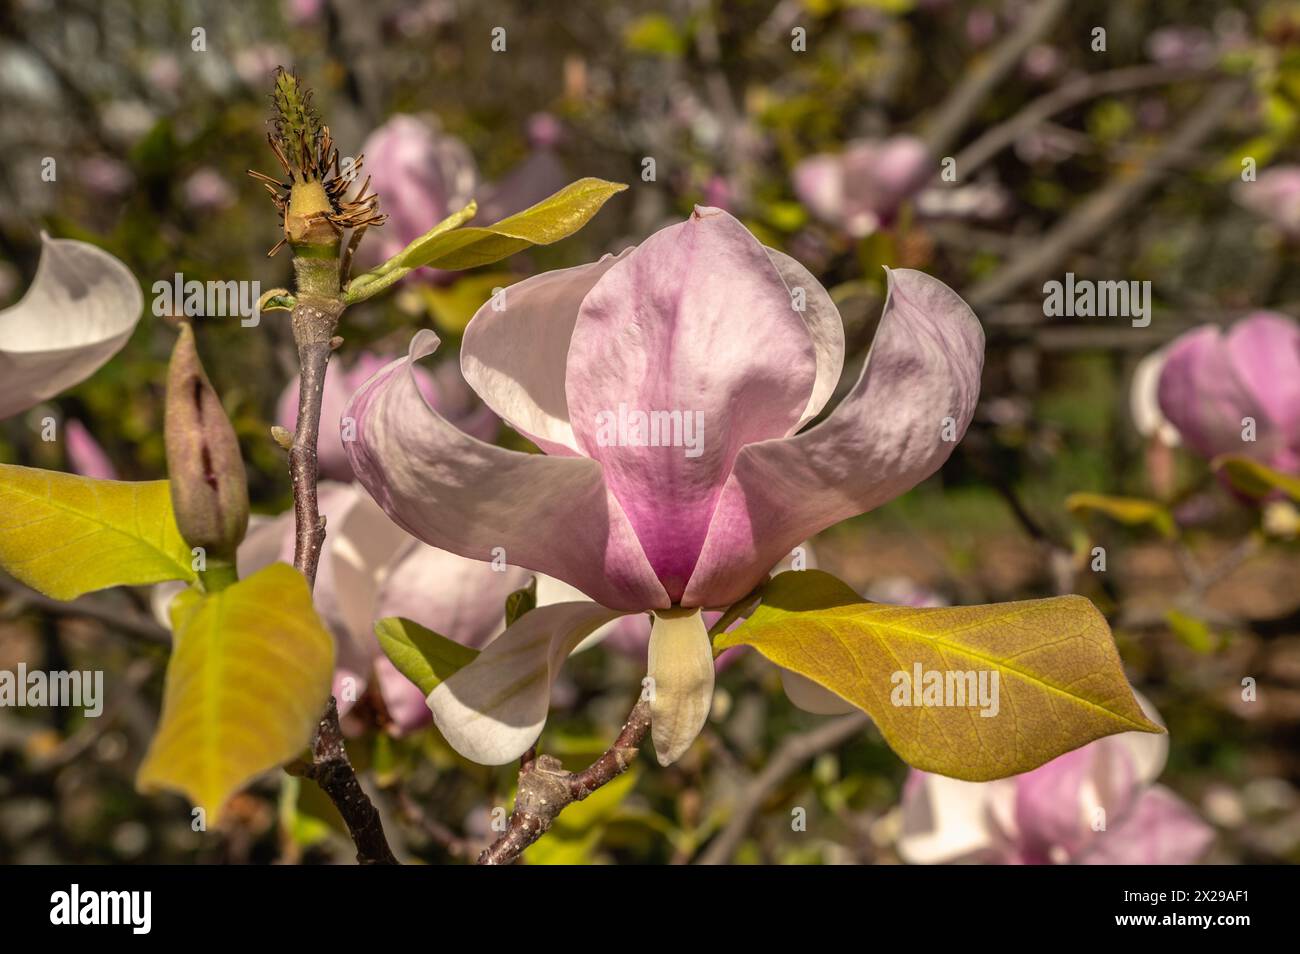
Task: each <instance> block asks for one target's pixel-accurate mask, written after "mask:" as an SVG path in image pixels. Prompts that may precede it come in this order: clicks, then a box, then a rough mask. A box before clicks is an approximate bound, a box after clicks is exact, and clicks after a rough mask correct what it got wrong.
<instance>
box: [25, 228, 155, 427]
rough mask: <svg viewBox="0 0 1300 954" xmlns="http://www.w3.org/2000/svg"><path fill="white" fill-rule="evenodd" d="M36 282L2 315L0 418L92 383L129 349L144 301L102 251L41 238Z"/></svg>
mask: <svg viewBox="0 0 1300 954" xmlns="http://www.w3.org/2000/svg"><path fill="white" fill-rule="evenodd" d="M41 242H42V243H43V247H42V249H41V261H40V264H39V265H38V266H37V268H36V278H35V280H33V282H32V286H31V287H30V288H29V289H27V294H26V295H24V296H23V298H22V300H21V301H20V302H18V303H17V304H16V305H13V306H12V307H9V308H6V309H5V310H4V311H0V419H2V418H6V417H10V416H12V415H14V414H17V413H19V412H21V411H25V410H27V408H29V407H31V406H32V405H34V404H38V403H40V402H41V401H44V400H45V399H47V398H51V397H53V396H54V395H56V394H58V393H59V392H60V391H64V390H66V389H68V388H70V387H72V386H73V385H74V384H78V383H80V382H81V381H84V380H85V379H86V378H88V377H90V375H92V374H93V373H94V372H95V371H97V370H98V369H99V367H100V366H101V365H102V364H103V363H104V362H105V361H107V360H108V359H109V358H111V357H112V356H113V355H115V354H116V353H117V352H118V351H119V350H120V349H121V347H122V346H123V345H124V344H126V340H127V338H129V337H130V336H131V332H132V331H133V330H134V329H135V325H136V322H137V321H139V320H140V312H141V310H142V309H143V307H144V299H143V297H142V296H141V294H140V286H139V285H138V284H137V283H136V280H135V277H134V276H133V275H132V274H131V272H130V271H129V270H128V269H127V267H126V266H125V265H123V264H122V263H121V262H120V261H118V260H117V259H116V258H114V257H113V256H112V255H109V254H108V253H107V252H105V251H103V250H102V249H98V248H96V247H95V246H93V245H90V244H87V243H86V242H78V241H74V240H72V239H52V238H50V237H48V236H47V235H44V234H42V235H41Z"/></svg>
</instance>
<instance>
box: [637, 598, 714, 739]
mask: <svg viewBox="0 0 1300 954" xmlns="http://www.w3.org/2000/svg"><path fill="white" fill-rule="evenodd" d="M647 674H648V675H649V677H650V680H651V696H650V738H651V739H652V740H653V741H654V746H655V756H656V757H657V758H658V759H659V764H660V765H672V764H673V763H674V762H676V761H677V760H678V759H679V758H681V757H682V756H683V755H684V754H686V750H687V749H689V748H690V747H691V743H692V742H694V741H695V737H696V736H698V735H699V734H700V730H701V729H702V728H704V723H705V720H707V719H708V717H709V709H710V707H712V705H713V649H712V647H711V646H710V645H709V633H708V630H706V629H705V627H704V620H703V618H702V616H701V614H700V611H699V610H696V611H695V612H686V611H682V610H675V611H671V612H669V613H656V614H655V621H654V625H653V626H651V628H650V653H649V663H648V665H647Z"/></svg>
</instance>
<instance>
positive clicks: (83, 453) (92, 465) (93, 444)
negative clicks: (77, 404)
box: [63, 418, 117, 480]
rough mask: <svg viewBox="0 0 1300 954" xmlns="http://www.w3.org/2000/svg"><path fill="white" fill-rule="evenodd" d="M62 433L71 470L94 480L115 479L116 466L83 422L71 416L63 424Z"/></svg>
mask: <svg viewBox="0 0 1300 954" xmlns="http://www.w3.org/2000/svg"><path fill="white" fill-rule="evenodd" d="M63 435H64V440H66V441H67V446H66V448H65V450H66V452H67V455H68V464H69V465H70V466H71V467H72V470H73V472H75V473H78V474H80V475H81V476H82V477H94V478H95V479H96V480H117V468H116V467H114V466H113V462H112V461H111V460H109V457H108V454H106V453H105V452H104V448H103V447H102V446H100V443H99V441H97V440H95V438H94V436H93V435H92V434H91V433H90V431H89V430H87V429H86V425H85V424H82V423H81V421H79V420H77V419H76V418H71V419H69V420H68V421H67V422H65V423H64V425H63Z"/></svg>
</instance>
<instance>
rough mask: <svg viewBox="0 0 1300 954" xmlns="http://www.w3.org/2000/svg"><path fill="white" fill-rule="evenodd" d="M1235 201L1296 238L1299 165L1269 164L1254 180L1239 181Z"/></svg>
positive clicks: (1298, 228) (1298, 234) (1299, 211)
mask: <svg viewBox="0 0 1300 954" xmlns="http://www.w3.org/2000/svg"><path fill="white" fill-rule="evenodd" d="M1233 195H1234V197H1235V198H1236V200H1237V201H1238V202H1239V203H1241V205H1243V206H1245V207H1246V208H1247V209H1250V210H1251V211H1252V212H1254V213H1255V214H1257V215H1260V216H1263V217H1264V218H1266V219H1268V220H1269V221H1270V222H1272V223H1273V224H1274V225H1276V226H1277V227H1278V228H1280V229H1281V230H1282V231H1283V232H1285V233H1286V234H1287V235H1288V236H1291V237H1292V238H1296V237H1300V166H1273V167H1271V168H1269V169H1265V170H1264V171H1263V172H1261V173H1260V174H1259V178H1258V179H1256V180H1255V181H1254V182H1239V183H1237V187H1236V189H1235V191H1234V193H1233Z"/></svg>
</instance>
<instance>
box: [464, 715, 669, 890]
mask: <svg viewBox="0 0 1300 954" xmlns="http://www.w3.org/2000/svg"><path fill="white" fill-rule="evenodd" d="M649 731H650V704H649V703H648V702H638V703H637V704H636V706H635V707H633V709H632V711H631V713H630V714H629V715H628V717H627V722H625V723H624V724H623V730H622V731H621V732H619V734H618V738H617V739H615V740H614V744H613V745H611V746H610V747H609V748H608V749H607V750H606V751H605V753H604V754H603V755H602V756H601V757H600V758H598V759H596V761H595V762H593V763H591V765H590V766H588V767H587V768H586V769H584V770H583V771H581V772H576V773H575V772H568V771H565V769H564V768H563V766H561V764H560V760H559V759H557V758H555V757H554V756H550V755H539V756H537V757H536V758H534V759H532V760H527V759H525V761H524V762H523V766H524V767H523V768H522V769H521V770H520V772H519V788H518V791H517V792H516V794H515V808H514V811H513V812H511V813H510V820H509V821H508V822H507V823H506V830H505V832H504V833H502V835H501V837H499V838H498V839H497V840H496V841H494V842H493V843H492V844H491V845H490V846H489V847H488V848H487V849H486V850H485V851H484V852H483V853H482V854H481V855H479V857H478V863H479V864H481V865H508V864H511V863H513V862H515V861H517V860H518V859H519V856H520V855H521V854H523V851H524V849H525V848H527V847H528V846H529V845H531V844H532V843H533V842H535V841H536V840H537V839H538V838H541V837H542V835H544V834H546V831H547V829H549V828H550V827H551V825H552V823H554V821H555V819H556V817H557V816H558V815H559V814H560V812H562V811H563V810H564V809H565V808H566V807H567V806H569V805H571V804H573V803H574V802H580V801H582V800H583V799H584V798H586V797H587V796H588V795H590V794H591V793H592V792H594V791H596V789H598V788H600V787H601V786H602V785H605V784H608V783H609V782H612V781H613V780H614V779H616V778H617V777H618V776H620V775H622V774H623V773H624V772H626V771H627V769H628V767H629V766H630V765H631V764H632V761H633V760H634V759H635V758H636V754H637V750H638V749H639V748H640V747H641V743H642V741H644V739H645V737H646V733H647V732H649Z"/></svg>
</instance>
